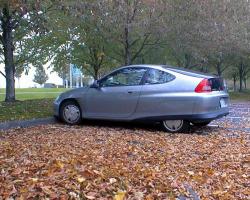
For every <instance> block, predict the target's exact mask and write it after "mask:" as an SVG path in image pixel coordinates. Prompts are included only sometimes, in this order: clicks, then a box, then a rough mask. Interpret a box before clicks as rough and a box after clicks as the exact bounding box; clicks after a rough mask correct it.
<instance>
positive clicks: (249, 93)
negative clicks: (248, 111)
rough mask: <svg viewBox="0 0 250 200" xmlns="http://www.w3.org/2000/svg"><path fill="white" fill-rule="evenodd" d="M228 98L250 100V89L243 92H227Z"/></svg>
mask: <svg viewBox="0 0 250 200" xmlns="http://www.w3.org/2000/svg"><path fill="white" fill-rule="evenodd" d="M229 94H230V99H231V100H233V101H250V90H246V91H243V92H229Z"/></svg>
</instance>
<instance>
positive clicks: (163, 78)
mask: <svg viewBox="0 0 250 200" xmlns="http://www.w3.org/2000/svg"><path fill="white" fill-rule="evenodd" d="M174 79H175V76H174V75H172V74H169V73H167V72H165V71H162V70H158V69H150V70H149V71H148V72H147V74H146V77H145V82H144V84H145V85H151V84H163V83H167V82H170V81H172V80H174Z"/></svg>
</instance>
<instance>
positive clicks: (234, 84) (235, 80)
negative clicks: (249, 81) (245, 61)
mask: <svg viewBox="0 0 250 200" xmlns="http://www.w3.org/2000/svg"><path fill="white" fill-rule="evenodd" d="M233 79H234V91H235V92H236V76H234V77H233Z"/></svg>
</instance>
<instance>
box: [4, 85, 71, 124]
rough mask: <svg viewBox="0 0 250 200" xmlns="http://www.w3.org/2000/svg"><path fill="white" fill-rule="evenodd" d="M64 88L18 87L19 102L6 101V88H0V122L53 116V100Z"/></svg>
mask: <svg viewBox="0 0 250 200" xmlns="http://www.w3.org/2000/svg"><path fill="white" fill-rule="evenodd" d="M66 90H67V89H64V88H27V89H16V99H17V100H18V101H17V102H14V103H6V102H3V101H4V99H5V89H2V88H1V89H0V122H4V121H13V120H26V119H37V118H46V117H51V116H53V106H52V104H53V101H54V99H55V98H56V97H57V96H58V95H59V94H60V93H62V92H64V91H66Z"/></svg>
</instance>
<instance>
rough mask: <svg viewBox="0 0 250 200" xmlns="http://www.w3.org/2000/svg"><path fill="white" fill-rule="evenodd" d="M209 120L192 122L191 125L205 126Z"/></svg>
mask: <svg viewBox="0 0 250 200" xmlns="http://www.w3.org/2000/svg"><path fill="white" fill-rule="evenodd" d="M210 122H211V121H207V122H192V124H193V125H195V126H207V125H208V124H209V123H210Z"/></svg>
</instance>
